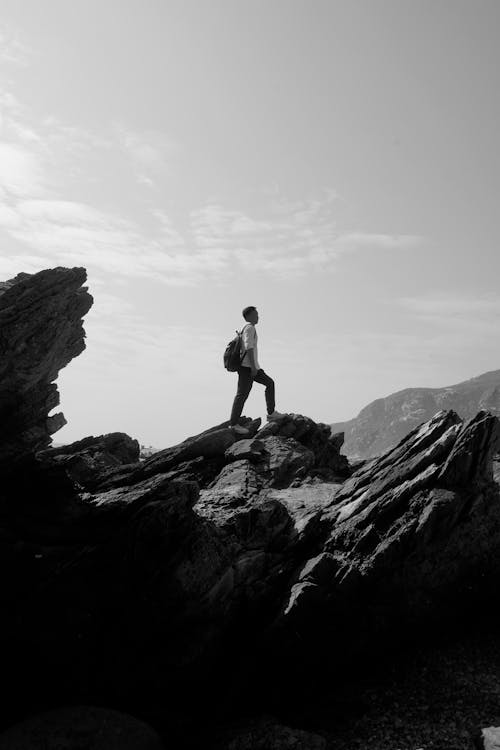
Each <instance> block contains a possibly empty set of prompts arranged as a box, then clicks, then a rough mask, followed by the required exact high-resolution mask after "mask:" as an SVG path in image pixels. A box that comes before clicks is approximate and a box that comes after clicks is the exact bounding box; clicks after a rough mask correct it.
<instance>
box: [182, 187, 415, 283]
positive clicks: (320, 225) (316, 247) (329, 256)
mask: <svg viewBox="0 0 500 750" xmlns="http://www.w3.org/2000/svg"><path fill="white" fill-rule="evenodd" d="M336 200H337V195H336V193H335V192H334V191H333V190H325V191H324V193H323V195H322V196H321V197H319V198H314V199H308V200H303V201H294V202H287V201H283V200H281V201H277V200H276V198H275V196H274V195H273V197H272V200H271V205H270V207H269V209H268V212H267V215H266V217H265V218H262V219H255V218H253V217H250V216H248V215H246V214H244V213H242V212H239V211H235V210H228V209H227V208H225V207H224V206H222V205H220V204H210V205H207V206H205V207H203V208H202V209H199V210H197V211H193V212H192V213H191V228H192V235H193V238H194V242H195V244H196V246H197V247H199V248H200V249H205V250H210V251H213V250H214V249H217V248H224V249H231V253H232V258H233V260H234V261H236V263H237V264H238V265H239V266H240V267H242V268H243V269H244V270H245V271H246V272H252V271H253V272H256V273H264V274H269V275H272V276H274V277H277V278H280V279H283V280H286V279H290V278H296V277H298V276H301V275H303V274H305V273H308V272H310V271H313V272H314V271H315V272H321V271H332V270H333V269H334V266H335V263H336V261H337V260H338V259H339V258H340V256H342V255H343V254H346V253H352V252H369V251H374V252H376V251H400V250H401V251H403V250H408V249H412V248H415V247H417V246H418V245H419V244H420V243H421V242H422V241H423V240H422V238H421V237H418V236H416V235H397V234H375V233H367V232H349V233H345V232H344V233H343V232H339V229H338V227H337V222H336V219H335V215H334V213H335V212H334V208H335V202H336Z"/></svg>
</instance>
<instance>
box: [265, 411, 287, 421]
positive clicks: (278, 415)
mask: <svg viewBox="0 0 500 750" xmlns="http://www.w3.org/2000/svg"><path fill="white" fill-rule="evenodd" d="M286 416H287V415H286V414H281V413H280V412H279V411H276V409H275V410H274V411H273V412H272V413H271V414H268V415H267V421H268V422H274V421H275V420H276V419H281V417H286Z"/></svg>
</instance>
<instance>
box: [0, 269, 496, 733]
mask: <svg viewBox="0 0 500 750" xmlns="http://www.w3.org/2000/svg"><path fill="white" fill-rule="evenodd" d="M63 272H64V269H56V271H55V272H50V273H55V274H56V277H57V279H59V282H60V280H61V273H63ZM44 273H49V272H44ZM36 276H37V275H35V276H33V277H30V279H28V280H30V286H29V289H30V290H31V289H32V288H33V284H34V281H33V279H36ZM18 278H19V277H18ZM42 278H45V277H42ZM64 278H65V279H66V281H65V282H64V283H65V284H67V287H68V288H67V289H66V288H65V287H64V283H63V282H60V283H61V284H62V287H57V288H58V290H59V291H58V294H61V295H62V298H63V300H66V301H67V300H68V299H73V302H74V300H75V295H76V297H77V299H78V300H79V301H80V303H81V300H82V299H84V300H85V304H87V303H88V299H87V296H86V292H83V298H79V297H78V294H81V293H82V290H80V284H81V281H82V279H83V278H84V277H83V276H82V274H81V273H80V272H77V271H75V272H67V274H66V275H65V276H64ZM77 281H78V282H79V284H78V285H77ZM37 283H38V282H37ZM16 287H17V293H18V294H19V295H20V297H21V300H20V301H19V302H17V301H16ZM24 289H25V287H24V286H22V285H21V286H19V285H18V284H16V285H15V286H10V287H9V288H8V289H7V292H5V293H4V295H3V296H5V294H7V293H10V295H11V302H10V305H11V306H13V307H16V306H17V307H19V305H20V304H21V301H22V299H23V298H24V297H23V295H24V291H23V290H24ZM36 289H38V290H39V289H40V287H38V286H36ZM45 289H46V291H45V295H46V296H47V297H48V299H47V300H45V298H44V297H43V295H41V293H40V294H39V296H38V297H37V299H38V303H37V304H38V308H37V309H40V310H46V309H49V308H50V309H53V310H59V309H62V308H60V306H59V305H58V304H57V303H56V302H55V300H53V299H52V297H53V296H57V295H54V293H53V292H54V286H53V285H52V284H47V286H46V287H45ZM68 290H70V291H68ZM79 290H80V291H79ZM72 295H73V296H72ZM2 299H3V297H0V301H1V300H2ZM61 304H62V303H61ZM65 304H66V303H65ZM84 307H85V305H83V304H80V307H79V313H78V314H79V315H80V314H81V311H82V309H84ZM63 308H64V305H63ZM2 309H4V308H2ZM16 309H17V308H16ZM26 309H27V310H28V311H29V310H30V309H31V308H30V307H29V306H28V307H27V308H26ZM64 309H65V308H64ZM68 315H69V312H68ZM71 315H72V317H71V320H72V321H73V323H71V324H69V323H68V328H67V327H65V326H62V331H63V334H64V335H65V336H66V338H65V339H64V340H65V341H66V344H64V346H63V344H62V343H59V344H57V343H56V342H53V344H52V352H53V354H52V355H51V356H50V357H49V359H50V360H51V361H52V362H54V363H57V366H59V365H60V363H61V362H62V361H63V360H64V359H68V358H70V356H69V355H70V352H74V351H75V350H76V349H78V347H80V348H81V347H82V345H83V344H82V339H78V337H77V336H76V334H75V333H74V330H75V328H78V326H79V325H80V323H79V322H78V323H75V322H74V321H75V320H76V317H77V316H76V315H75V314H73V313H72V314H71ZM55 320H56V321H57V320H59V318H58V317H57V315H55ZM78 320H79V319H78ZM47 325H48V326H49V327H50V325H49V324H48V323H47ZM54 325H55V323H54ZM27 329H28V323H27V322H23V321H22V320H19V321H18V323H17V329H16V330H27ZM70 330H71V331H73V333H71V334H70V333H69V331H70ZM11 334H12V336H13V337H14V338H15V330H13V329H11ZM40 335H42V334H40ZM43 335H45V334H43ZM63 338H64V336H63ZM69 342H72V344H71V346H70V343H69ZM78 342H79V343H78ZM29 346H30V347H31V351H32V352H34V355H33V356H34V359H33V361H32V367H33V369H34V371H35V373H36V376H35V375H33V376H32V377H30V375H29V370H30V364H29V359H28V358H27V355H26V358H25V359H23V360H22V362H23V364H22V367H21V371H22V372H23V373H24V380H25V381H26V382H32V383H33V386H31V390H30V389H29V388H28V389H27V391H26V393H31V391H32V390H33V389H34V392H35V393H38V392H41V391H42V390H43V388H44V387H45V386H44V385H43V384H44V383H47V382H48V381H47V378H49V377H52V374H53V372H54V370H53V369H52V370H50V369H47V368H46V367H42V366H41V365H40V359H39V357H38V355H37V354H36V352H37V351H38V347H37V344H36V342H31V343H30V344H29ZM9 351H12V355H11V359H10V361H11V368H10V370H9V371H7V370H6V371H5V372H6V373H7V374H6V375H5V378H6V383H7V386H6V387H5V388H4V387H3V381H0V387H1V388H2V393H5V394H7V393H11V392H12V387H13V386H12V383H13V382H14V380H13V378H14V376H13V375H12V372H13V370H14V359H13V357H14V355H13V352H14V351H15V346H14V345H13V346H12V347H11V349H9ZM23 352H24V349H23V347H21V355H23ZM53 367H56V364H54V365H53ZM41 373H47V376H46V378H45V380H44V379H43V377H42V375H41ZM37 384H38V385H37ZM9 388H10V389H11V390H10V391H9ZM20 393H21V394H22V393H24V391H22V389H21V391H20ZM30 403H32V404H34V403H38V404H39V405H40V403H41V402H40V401H39V400H37V399H32V400H31V401H30ZM16 404H17V405H19V404H22V400H21V398H20V397H16ZM44 404H45V402H44ZM4 408H5V409H6V412H5V413H7V411H8V403H7V400H6V399H5V400H4ZM44 408H45V407H44ZM21 412H22V409H21V408H18V406H16V408H15V409H12V410H11V414H14V413H16V414H18V415H19V414H20V413H21ZM24 413H25V414H27V413H28V412H26V411H25V412H24ZM30 413H31V414H32V415H33V416H32V418H31V422H30V424H32V425H33V424H34V425H37V426H38V427H37V430H38V431H37V430H35V431H34V432H33V433H29V429H28V426H27V425H28V421H25V422H22V420H21V419H20V418H19V419H18V422H17V424H18V429H17V432H16V431H14V432H12V433H11V436H12V441H13V442H12V443H8V444H7V442H6V441H5V442H4V443H3V444H2V446H3V447H2V451H3V453H2V455H3V456H7V455H11V456H15V457H17V456H21V455H23V456H24V457H25V460H24V461H23V465H22V471H17V472H16V471H12V470H9V471H7V469H5V468H4V469H2V467H1V466H0V487H1V496H0V539H1V544H0V554H1V561H2V565H1V566H0V584H1V586H2V591H3V602H4V609H3V616H2V620H1V622H0V636H1V637H2V639H3V642H4V643H8V644H9V647H8V649H6V652H5V654H4V659H3V663H2V668H3V675H4V680H5V681H6V683H7V684H8V685H9V696H8V699H7V700H6V701H5V702H4V704H3V705H2V708H1V710H0V729H1V728H2V727H3V726H5V725H6V724H7V723H8V722H9V717H10V716H11V715H16V716H17V715H18V714H19V711H20V707H21V706H24V707H25V708H26V707H30V706H36V707H37V709H40V708H41V707H43V706H42V705H41V704H45V706H47V707H52V706H54V705H61V703H65V704H66V703H67V702H68V701H69V702H73V703H80V704H86V705H92V704H94V705H95V704H96V703H97V704H99V705H109V706H113V707H115V708H121V709H123V710H125V711H128V712H130V711H131V707H132V708H133V712H136V713H137V715H139V716H141V718H144V719H146V720H148V719H150V720H151V722H152V723H153V724H154V725H155V726H158V725H159V724H161V723H162V722H163V723H165V725H166V726H168V727H169V731H171V730H172V727H177V729H178V730H179V732H180V733H182V732H187V731H195V729H193V727H194V728H196V727H197V726H202V725H203V721H204V720H205V721H207V720H208V716H210V715H213V712H214V711H215V710H216V709H217V710H219V711H223V712H225V713H226V715H227V714H228V713H230V712H231V711H232V710H233V709H234V707H235V706H236V705H237V703H238V700H240V698H241V695H242V693H243V692H245V691H246V694H247V695H248V691H250V692H252V691H253V690H255V691H257V692H258V695H259V700H260V701H265V700H266V696H269V695H271V693H272V695H273V696H276V695H279V696H281V699H282V700H283V699H284V698H283V697H284V696H287V695H289V693H290V689H291V688H293V689H294V690H295V691H298V690H300V689H301V688H300V686H301V685H302V686H304V689H306V687H307V685H308V684H309V681H308V679H302V677H303V676H304V674H305V675H307V676H308V678H310V677H311V675H315V677H314V679H317V678H318V675H321V674H325V673H328V674H332V673H335V669H336V668H337V667H339V666H340V665H342V663H343V662H345V661H346V660H350V659H354V658H358V657H359V656H360V655H362V654H363V653H366V650H367V649H372V650H373V649H375V648H377V644H379V643H382V642H383V640H384V638H385V639H387V638H389V639H390V637H391V634H393V633H394V632H406V631H407V630H410V629H414V628H415V627H422V628H425V627H431V628H432V626H433V624H434V623H435V622H436V620H442V621H445V620H446V621H448V622H451V621H452V620H453V617H454V616H455V615H456V613H457V612H466V611H467V610H468V609H469V610H470V609H471V608H472V609H474V607H475V606H477V602H478V598H479V597H481V596H483V595H484V596H488V595H489V594H491V592H493V591H496V581H497V579H498V574H499V572H500V571H499V562H498V561H499V560H500V495H499V485H498V483H497V482H496V481H495V473H494V469H493V460H494V455H495V453H496V451H497V450H498V448H499V444H500V424H499V421H498V419H497V418H496V416H494V415H492V414H491V413H489V412H486V411H480V412H479V413H478V414H476V415H475V416H473V417H472V418H471V419H469V420H468V421H467V422H464V421H463V420H462V419H461V418H460V417H459V416H458V415H457V414H456V413H455V412H453V411H450V410H443V411H441V412H439V413H438V414H436V415H435V416H433V418H432V419H431V420H429V421H428V422H426V423H425V424H423V425H420V426H419V427H418V428H416V429H414V430H413V431H412V432H411V433H410V434H409V435H408V436H406V437H405V438H404V439H403V440H402V441H401V442H400V443H399V445H397V446H396V447H395V448H393V449H392V450H390V451H388V452H387V453H386V454H385V455H383V456H382V457H380V458H378V459H374V460H372V461H369V462H364V463H363V464H362V465H361V466H360V467H359V468H358V469H357V471H355V472H354V473H353V472H352V470H351V468H350V466H349V463H348V461H347V459H346V458H345V457H344V456H343V455H342V454H341V453H340V449H341V446H342V440H343V436H342V435H339V434H333V435H332V431H331V429H330V428H329V427H328V426H327V425H324V424H316V423H314V422H313V421H312V420H311V419H309V418H307V417H305V416H303V415H298V414H290V415H285V416H284V417H283V418H282V419H280V420H279V421H277V422H271V423H268V424H266V425H264V426H262V425H261V423H260V420H251V419H249V418H246V419H245V418H244V419H243V420H242V422H243V424H245V426H247V428H248V435H247V436H245V437H244V438H241V437H240V436H237V435H235V434H234V432H233V430H232V429H231V428H230V426H229V424H228V423H227V422H224V423H222V424H219V425H216V426H214V427H212V428H210V429H208V430H205V431H203V432H201V433H200V434H199V435H194V436H192V437H189V438H187V439H186V440H185V441H183V442H182V443H179V444H178V445H175V446H173V447H171V448H167V449H165V450H163V451H159V452H157V453H155V454H154V455H153V456H151V457H150V458H148V459H146V460H142V461H141V460H139V445H138V444H137V442H136V441H135V440H133V439H132V438H129V437H128V436H126V435H123V434H121V433H112V434H110V435H104V436H100V437H97V438H96V437H89V438H85V439H83V440H81V441H77V442H76V443H73V444H71V445H70V446H61V447H58V448H46V440H47V432H43V430H42V429H41V427H40V425H41V423H42V415H43V414H44V412H43V409H42V408H41V406H40V409H39V410H38V411H36V414H35V412H30ZM45 417H46V415H45ZM12 424H14V422H12ZM28 433H29V434H30V435H31V437H30V438H29V439H28V437H27V434H28ZM12 446H13V447H12ZM29 451H30V454H29V456H28V452H29ZM489 601H491V599H490V600H489ZM39 675H44V681H43V684H42V685H41V683H40V679H39ZM179 727H180V728H179ZM255 732H256V734H255V733H254V734H252V733H250V734H248V733H245V732H242V733H241V734H240V736H239V739H238V740H237V741H236V739H235V742H236V744H234V747H245V746H247V745H248V742H250V743H251V742H254V741H255V742H257V741H258V742H261V743H264V744H265V742H267V739H266V737H267V736H271V735H272V736H274V735H276V736H278V735H279V736H280V737H281V736H283V737H288V736H290V737H292V735H293V732H291V730H290V731H289V730H288V729H287V728H286V727H283V726H282V725H280V724H279V722H278V723H274V724H272V726H271V725H270V726H266V727H264V728H263V727H262V726H260V727H259V728H258V729H256V730H255ZM299 735H300V737H299ZM311 737H313V735H311ZM252 738H253V739H252ZM292 739H293V737H292ZM296 739H297V742H299V739H300V742H307V741H309V740H308V739H307V737H305V736H302V735H301V733H300V732H298V734H297V735H296ZM313 739H314V742H316V744H317V746H318V747H321V746H323V743H322V741H321V738H314V737H313ZM290 741H291V740H290ZM294 741H295V740H294ZM310 741H311V742H312V741H313V740H312V739H311V740H310ZM238 743H239V744H238ZM245 743H247V745H245ZM263 746H264V745H263ZM297 746H300V745H297ZM315 746H316V745H315Z"/></svg>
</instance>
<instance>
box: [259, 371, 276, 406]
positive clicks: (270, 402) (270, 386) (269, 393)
mask: <svg viewBox="0 0 500 750" xmlns="http://www.w3.org/2000/svg"><path fill="white" fill-rule="evenodd" d="M254 380H255V382H256V383H261V385H265V386H266V391H265V395H266V407H267V413H268V414H272V413H273V411H274V409H275V406H276V404H275V401H274V380H273V379H272V378H270V377H269V375H266V373H265V372H264V370H259V372H258V373H257V375H256V376H255V378H254Z"/></svg>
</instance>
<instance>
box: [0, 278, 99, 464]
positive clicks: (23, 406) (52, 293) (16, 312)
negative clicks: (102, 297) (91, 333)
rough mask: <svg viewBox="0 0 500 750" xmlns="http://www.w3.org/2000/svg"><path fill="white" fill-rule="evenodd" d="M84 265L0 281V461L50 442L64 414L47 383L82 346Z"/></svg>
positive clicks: (86, 303) (86, 300)
mask: <svg viewBox="0 0 500 750" xmlns="http://www.w3.org/2000/svg"><path fill="white" fill-rule="evenodd" d="M86 278H87V276H86V272H85V269H84V268H72V269H68V268H55V269H51V270H47V271H40V273H36V274H27V273H20V274H18V275H17V276H16V277H15V278H14V279H11V280H9V281H5V282H2V283H1V284H0V343H1V349H2V357H1V360H0V422H1V424H2V436H1V439H0V466H2V465H3V466H4V467H5V466H6V465H8V464H9V463H12V461H16V460H18V459H20V458H22V457H23V456H26V455H29V454H30V453H32V452H33V451H35V450H39V449H42V448H44V447H46V446H47V445H48V444H49V443H50V436H51V435H52V434H53V433H54V432H56V431H57V430H59V429H60V428H61V427H62V426H63V425H64V424H65V419H64V416H63V415H62V414H61V413H59V414H53V415H51V416H49V412H50V411H51V410H52V409H54V407H56V406H57V405H58V404H59V393H58V391H57V386H56V385H55V383H54V382H53V381H54V380H55V379H56V378H57V375H58V373H59V370H61V369H62V368H63V367H65V366H66V365H67V364H68V362H70V361H71V360H72V359H73V357H76V356H77V355H78V354H80V353H81V352H82V351H83V349H84V348H85V343H84V337H85V333H84V330H83V325H82V317H83V316H84V315H85V314H86V313H87V312H88V311H89V309H90V307H91V305H92V301H93V300H92V297H91V296H90V294H89V293H88V292H87V288H86V287H84V286H82V285H83V284H84V283H85V280H86Z"/></svg>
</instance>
